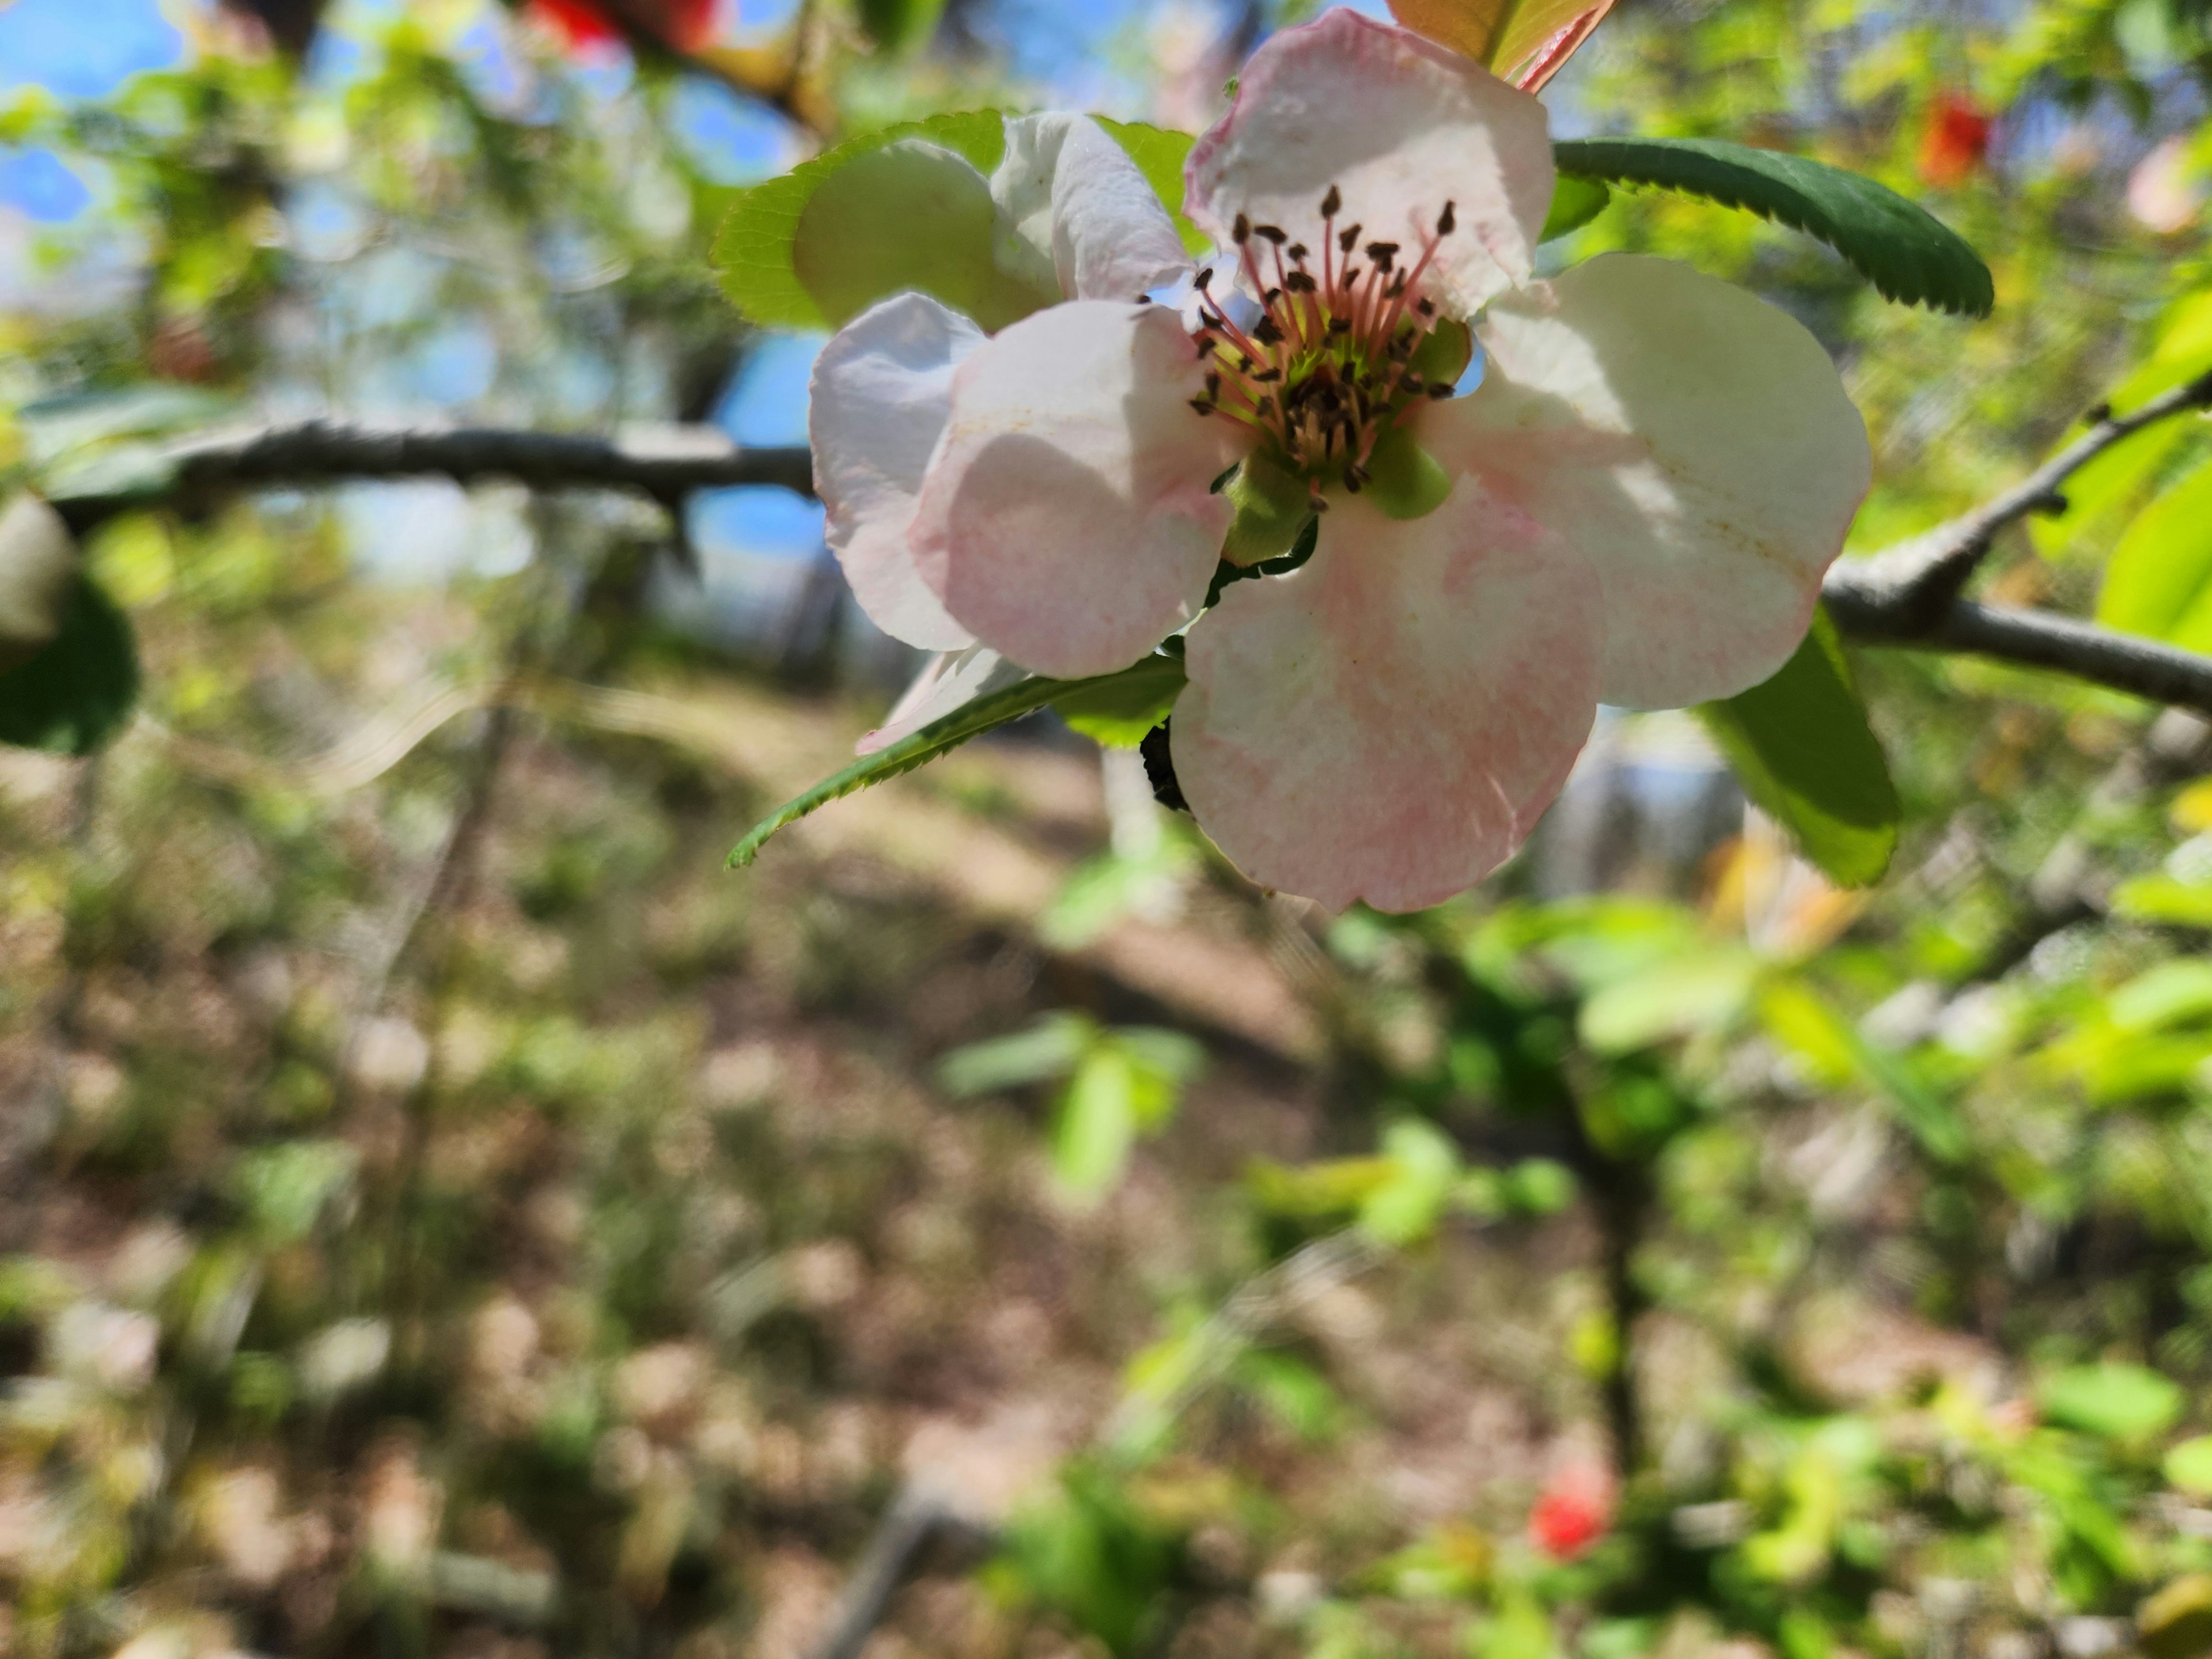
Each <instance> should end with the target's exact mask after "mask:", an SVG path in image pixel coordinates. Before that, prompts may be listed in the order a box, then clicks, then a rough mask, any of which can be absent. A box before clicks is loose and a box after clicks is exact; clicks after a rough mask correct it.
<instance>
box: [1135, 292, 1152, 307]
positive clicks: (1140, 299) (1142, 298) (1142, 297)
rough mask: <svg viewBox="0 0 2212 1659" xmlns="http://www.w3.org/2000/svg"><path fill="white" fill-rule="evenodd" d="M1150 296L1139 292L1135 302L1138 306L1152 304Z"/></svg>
mask: <svg viewBox="0 0 2212 1659" xmlns="http://www.w3.org/2000/svg"><path fill="white" fill-rule="evenodd" d="M1137 303H1138V304H1139V305H1140V306H1148V305H1150V304H1152V295H1149V294H1139V295H1138V296H1137Z"/></svg>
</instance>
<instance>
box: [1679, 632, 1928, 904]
mask: <svg viewBox="0 0 2212 1659" xmlns="http://www.w3.org/2000/svg"><path fill="white" fill-rule="evenodd" d="M1697 713H1698V718H1699V720H1702V721H1704V723H1705V730H1706V731H1707V732H1710V733H1711V735H1712V738H1713V741H1714V742H1715V743H1716V744H1719V746H1720V749H1721V752H1722V753H1723V754H1724V755H1726V756H1727V757H1728V760H1729V765H1731V766H1732V767H1734V768H1735V775H1736V778H1737V781H1739V782H1741V784H1742V785H1743V792H1744V793H1745V794H1747V795H1748V796H1750V797H1751V799H1752V800H1753V802H1754V803H1756V804H1757V805H1758V806H1759V810H1760V811H1764V812H1765V814H1766V815H1767V816H1768V817H1771V818H1773V819H1774V820H1775V821H1776V822H1777V823H1780V824H1781V825H1783V827H1784V828H1785V829H1788V830H1789V832H1790V836H1791V837H1792V838H1793V839H1794V840H1795V841H1796V843H1797V845H1798V847H1799V848H1801V849H1802V851H1803V852H1804V854H1805V856H1806V857H1807V858H1808V859H1810V860H1812V861H1813V862H1814V863H1815V864H1817V865H1819V866H1820V868H1821V869H1822V870H1824V871H1826V872H1827V874H1828V876H1829V878H1830V879H1832V880H1833V881H1837V882H1839V883H1841V884H1843V885H1844V886H1846V887H1865V886H1869V885H1871V884H1873V883H1875V882H1876V881H1879V880H1881V875H1882V872H1884V871H1885V870H1887V869H1888V867H1889V858H1890V854H1892V853H1893V852H1894V851H1895V850H1896V848H1897V824H1898V818H1899V806H1898V800H1897V787H1896V786H1895V785H1894V784H1893V783H1892V782H1891V781H1890V777H1889V767H1888V765H1887V763H1886V762H1885V761H1884V760H1883V759H1882V754H1881V744H1878V743H1876V742H1875V737H1874V733H1873V732H1871V731H1869V729H1868V727H1867V721H1866V710H1865V709H1864V708H1862V707H1861V706H1860V703H1859V700H1858V694H1857V692H1856V691H1854V690H1852V689H1851V681H1850V668H1849V666H1848V665H1846V664H1845V663H1844V653H1843V647H1841V646H1840V645H1839V644H1838V642H1837V640H1836V630H1835V628H1834V625H1833V624H1832V623H1830V622H1829V621H1828V617H1827V613H1826V611H1820V612H1816V613H1815V614H1814V618H1813V627H1812V629H1811V631H1810V632H1808V634H1807V635H1806V636H1805V642H1804V643H1803V644H1802V645H1801V646H1799V647H1797V652H1796V655H1795V656H1793V657H1791V658H1790V660H1789V661H1788V662H1786V663H1784V665H1782V669H1781V671H1780V672H1778V673H1777V674H1776V675H1775V676H1774V678H1771V679H1770V680H1768V681H1766V682H1765V684H1761V685H1755V686H1753V688H1752V689H1751V690H1748V691H1745V692H1741V693H1739V694H1738V695H1737V696H1733V697H1730V698H1729V699H1728V700H1727V701H1726V702H1709V703H1705V704H1703V705H1702V706H1700V707H1699V709H1698V711H1697Z"/></svg>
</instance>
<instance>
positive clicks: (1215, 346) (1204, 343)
mask: <svg viewBox="0 0 2212 1659" xmlns="http://www.w3.org/2000/svg"><path fill="white" fill-rule="evenodd" d="M1220 349H1221V342H1220V341H1218V340H1217V339H1215V338H1214V337H1212V335H1211V334H1201V335H1200V336H1199V337H1198V355H1199V356H1201V357H1211V356H1212V355H1213V354H1214V353H1215V352H1217V351H1218V350H1220Z"/></svg>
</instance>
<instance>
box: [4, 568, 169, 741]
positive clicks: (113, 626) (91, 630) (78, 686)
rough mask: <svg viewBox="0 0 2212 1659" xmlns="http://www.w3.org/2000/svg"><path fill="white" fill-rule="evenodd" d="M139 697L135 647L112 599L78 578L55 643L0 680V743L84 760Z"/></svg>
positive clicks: (119, 726) (120, 725)
mask: <svg viewBox="0 0 2212 1659" xmlns="http://www.w3.org/2000/svg"><path fill="white" fill-rule="evenodd" d="M137 696H138V649H137V644H136V643H135V641H133V640H132V638H131V623H130V621H129V619H128V618H127V617H125V616H124V614H123V613H122V612H121V611H118V610H117V609H116V608H115V604H114V601H113V600H112V599H109V598H108V597H107V595H106V594H105V593H103V592H100V588H99V587H98V586H95V585H94V583H93V582H92V580H90V579H89V578H88V577H83V576H80V577H78V578H77V580H76V592H74V593H73V594H72V595H71V597H70V606H69V611H68V613H67V614H66V615H65V616H64V617H63V619H62V629H61V632H60V633H59V634H58V635H55V637H54V642H53V643H52V645H49V646H48V647H46V649H45V650H43V651H41V652H40V653H38V655H36V656H34V657H33V658H31V659H29V660H28V661H27V662H24V663H21V664H20V665H17V666H16V667H15V668H12V669H10V670H9V671H8V672H6V673H4V674H0V743H4V744H15V746H16V747H18V748H21V749H45V750H52V752H54V753H56V754H61V755H89V754H91V753H92V752H93V751H94V750H96V749H98V748H100V746H101V745H103V744H106V742H107V741H108V740H109V739H110V738H112V737H114V736H115V734H116V733H117V732H119V731H121V730H122V729H123V723H124V721H125V720H127V719H129V718H130V714H131V704H132V703H133V702H136V701H137Z"/></svg>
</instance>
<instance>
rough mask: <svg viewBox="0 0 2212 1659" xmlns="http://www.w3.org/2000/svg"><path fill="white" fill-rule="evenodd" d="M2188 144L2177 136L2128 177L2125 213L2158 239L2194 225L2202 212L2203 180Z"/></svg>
mask: <svg viewBox="0 0 2212 1659" xmlns="http://www.w3.org/2000/svg"><path fill="white" fill-rule="evenodd" d="M2203 209H2204V176H2203V169H2202V168H2201V167H2199V166H2198V165H2197V158H2196V156H2195V155H2192V154H2191V143H2190V141H2189V140H2188V139H2187V138H2186V137H2182V136H2180V135H2179V134H2177V135H2176V136H2175V137H2172V138H2168V139H2167V140H2166V142H2165V143H2161V144H2160V145H2159V146H2158V147H2157V148H2156V149H2153V150H2152V151H2151V153H2150V154H2149V155H2146V156H2144V157H2143V158H2142V161H2138V162H2136V167H2135V171H2134V172H2132V173H2130V174H2128V211H2129V212H2130V213H2131V214H2133V215H2134V216H2135V217H2136V222H2137V223H2138V224H2141V225H2142V226H2143V228H2146V229H2148V230H2154V231H2156V232H2157V233H2158V234H2160V235H2161V236H2172V235H2173V234H2176V233H2177V232H2179V231H2184V230H2186V229H2188V228H2189V227H2190V226H2191V225H2193V224H2195V223H2196V222H2197V216H2198V215H2199V214H2200V213H2202V212H2203Z"/></svg>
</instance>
